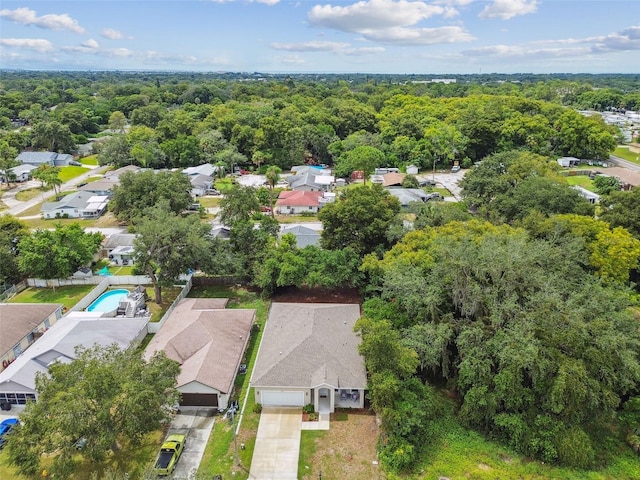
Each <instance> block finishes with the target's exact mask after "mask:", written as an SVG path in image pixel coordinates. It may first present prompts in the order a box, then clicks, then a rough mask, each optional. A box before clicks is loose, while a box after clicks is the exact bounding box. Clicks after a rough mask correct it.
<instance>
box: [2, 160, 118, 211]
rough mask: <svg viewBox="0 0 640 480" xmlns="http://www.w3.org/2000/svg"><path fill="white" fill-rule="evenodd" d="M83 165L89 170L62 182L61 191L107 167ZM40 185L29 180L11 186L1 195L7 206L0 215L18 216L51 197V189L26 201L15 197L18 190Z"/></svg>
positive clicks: (70, 188)
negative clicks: (11, 187) (15, 186)
mask: <svg viewBox="0 0 640 480" xmlns="http://www.w3.org/2000/svg"><path fill="white" fill-rule="evenodd" d="M83 166H84V167H87V168H90V169H91V170H89V171H88V172H86V173H83V174H82V175H80V176H78V177H76V178H72V179H71V180H69V181H68V182H66V183H63V184H62V185H61V186H60V191H61V192H67V191H69V190H74V189H75V187H76V186H77V185H78V184H79V183H82V182H84V181H86V180H87V178H89V177H93V176H97V175H100V174H102V173H104V171H105V170H106V169H107V168H108V167H106V166H104V167H96V166H92V165H83ZM39 186H40V182H38V181H36V182H34V181H33V180H32V181H29V182H27V183H26V184H22V185H20V186H18V188H13V189H11V190H9V191H8V192H6V193H5V194H4V195H2V201H3V202H4V203H6V204H7V206H8V207H9V208H8V209H7V210H4V211H2V212H0V215H2V214H8V215H13V216H19V215H20V213H22V212H24V211H25V210H28V209H29V208H31V207H33V206H35V205H37V204H39V203H41V202H44V201H46V200H48V199H50V198H52V197H53V196H54V195H55V193H54V191H53V190H49V191H47V192H42V194H41V195H38V196H37V197H34V198H32V199H31V200H29V201H27V202H19V201H18V200H16V199H15V196H16V193H17V192H19V191H20V190H25V189H27V188H34V187H39Z"/></svg>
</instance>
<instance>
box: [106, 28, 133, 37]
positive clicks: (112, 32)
mask: <svg viewBox="0 0 640 480" xmlns="http://www.w3.org/2000/svg"><path fill="white" fill-rule="evenodd" d="M100 35H101V36H103V37H104V38H108V39H109V40H120V39H122V38H126V39H128V40H131V38H132V37H125V35H124V33H122V32H121V31H120V30H115V29H114V28H104V29H102V31H101V32H100Z"/></svg>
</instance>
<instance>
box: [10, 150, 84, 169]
mask: <svg viewBox="0 0 640 480" xmlns="http://www.w3.org/2000/svg"><path fill="white" fill-rule="evenodd" d="M16 160H17V161H18V162H20V163H28V164H29V165H34V166H36V167H39V166H40V165H44V164H47V165H51V166H52V167H66V166H67V165H69V162H71V161H73V155H69V154H68V153H56V152H21V153H20V154H19V155H18V156H17V157H16Z"/></svg>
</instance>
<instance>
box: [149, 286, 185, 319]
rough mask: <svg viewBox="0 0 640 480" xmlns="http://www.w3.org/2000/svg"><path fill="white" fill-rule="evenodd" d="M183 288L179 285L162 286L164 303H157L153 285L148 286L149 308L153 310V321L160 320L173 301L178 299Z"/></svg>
mask: <svg viewBox="0 0 640 480" xmlns="http://www.w3.org/2000/svg"><path fill="white" fill-rule="evenodd" d="M181 290H182V288H178V287H163V288H162V303H161V304H157V303H156V302H155V298H156V295H155V292H154V289H153V285H150V286H147V288H146V291H147V295H148V297H149V301H148V302H147V308H148V309H149V311H150V312H151V321H152V322H159V321H160V320H161V319H162V316H163V315H164V314H165V313H166V312H167V310H168V309H169V307H170V306H171V304H172V303H173V301H174V300H175V299H176V297H177V296H178V294H179V293H180V291H181Z"/></svg>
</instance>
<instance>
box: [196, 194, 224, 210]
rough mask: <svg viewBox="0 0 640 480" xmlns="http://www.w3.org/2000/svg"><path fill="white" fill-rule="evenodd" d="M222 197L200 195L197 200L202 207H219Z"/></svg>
mask: <svg viewBox="0 0 640 480" xmlns="http://www.w3.org/2000/svg"><path fill="white" fill-rule="evenodd" d="M221 200H222V197H200V198H198V202H199V203H200V205H202V206H203V207H204V208H211V207H219V206H220V201H221Z"/></svg>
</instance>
